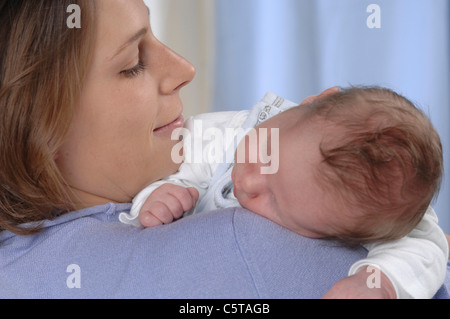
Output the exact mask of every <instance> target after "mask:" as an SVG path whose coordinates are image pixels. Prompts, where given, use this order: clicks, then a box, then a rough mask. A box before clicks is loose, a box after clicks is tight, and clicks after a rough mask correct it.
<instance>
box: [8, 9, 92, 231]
mask: <svg viewBox="0 0 450 319" xmlns="http://www.w3.org/2000/svg"><path fill="white" fill-rule="evenodd" d="M71 4H76V5H78V6H79V8H80V9H81V16H80V18H81V28H71V27H70V24H69V25H68V23H67V21H68V18H69V17H70V15H71V14H70V13H68V12H67V9H68V7H69V5H71ZM94 16H95V8H94V1H91V0H33V1H30V0H0V24H1V28H0V230H9V231H11V232H14V233H16V234H20V235H31V234H34V233H37V232H39V230H40V227H39V222H41V221H43V220H47V219H54V218H55V217H57V216H59V215H61V214H63V213H65V212H67V211H70V210H72V209H73V205H72V204H71V203H72V201H71V198H72V196H71V194H70V191H69V190H68V188H67V187H66V184H65V182H64V179H63V177H62V176H61V173H60V171H59V169H58V167H57V165H56V164H55V157H56V154H57V150H58V148H59V147H60V145H61V143H62V140H63V139H64V137H65V135H66V133H67V130H68V128H69V126H70V123H71V120H72V117H73V113H74V107H75V105H76V103H77V99H78V98H79V96H80V94H81V89H82V83H83V80H84V77H85V75H86V72H87V69H88V67H89V63H90V56H91V52H92V47H93V42H94V39H93V36H92V35H93V34H95V32H93V28H94ZM24 224H28V226H30V225H31V226H30V227H24Z"/></svg>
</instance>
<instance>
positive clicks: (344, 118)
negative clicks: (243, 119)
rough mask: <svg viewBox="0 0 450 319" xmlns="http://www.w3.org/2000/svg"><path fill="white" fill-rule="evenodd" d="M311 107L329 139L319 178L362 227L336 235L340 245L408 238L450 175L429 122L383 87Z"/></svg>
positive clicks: (362, 89) (347, 92)
mask: <svg viewBox="0 0 450 319" xmlns="http://www.w3.org/2000/svg"><path fill="white" fill-rule="evenodd" d="M308 107H309V108H310V111H311V113H310V115H311V116H312V119H313V120H318V121H320V122H319V123H320V126H318V127H322V128H323V129H324V130H325V132H326V134H325V138H324V139H323V141H322V143H321V145H320V151H321V154H322V157H323V161H322V163H321V164H320V165H319V169H318V171H317V173H318V174H317V178H318V179H319V182H320V183H321V185H323V187H324V189H326V190H327V191H331V192H332V194H336V195H337V197H335V198H338V200H339V201H340V204H341V205H338V206H336V207H339V208H341V209H346V208H348V211H346V212H344V213H347V214H349V216H350V220H354V221H355V223H353V224H349V225H348V227H346V228H347V229H339V230H336V233H337V236H336V239H339V240H342V241H344V242H348V243H368V242H376V241H387V240H395V239H399V238H401V237H404V236H406V235H407V234H408V233H409V232H411V231H412V230H413V229H414V228H415V227H416V226H417V224H418V223H419V222H420V221H421V219H422V218H423V216H424V214H425V212H426V210H427V208H428V207H429V205H430V203H431V202H432V200H433V198H434V196H436V195H437V193H438V191H439V188H440V184H441V179H442V174H443V154H442V145H441V141H440V138H439V135H438V133H437V132H436V130H435V128H434V127H433V125H432V124H431V122H430V120H429V119H428V118H427V116H426V115H425V114H424V113H423V112H422V111H421V110H419V109H418V108H417V107H416V106H414V104H413V103H412V102H410V101H409V100H408V99H406V98H405V97H403V96H401V95H399V94H397V93H395V92H393V91H392V90H389V89H386V88H378V87H352V88H349V89H344V90H341V92H339V93H337V94H333V95H330V96H328V97H325V98H323V99H319V100H317V101H316V102H313V103H311V104H309V105H308ZM327 132H328V133H331V134H327Z"/></svg>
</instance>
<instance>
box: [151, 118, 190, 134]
mask: <svg viewBox="0 0 450 319" xmlns="http://www.w3.org/2000/svg"><path fill="white" fill-rule="evenodd" d="M183 126H184V118H183V115H180V116H179V117H178V118H177V119H176V120H175V121H173V122H171V123H169V124H167V125H164V126H161V127H159V128H157V129H155V130H154V131H153V133H155V134H157V135H163V134H167V133H170V134H172V132H173V130H174V129H176V128H181V127H183Z"/></svg>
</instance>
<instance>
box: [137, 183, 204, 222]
mask: <svg viewBox="0 0 450 319" xmlns="http://www.w3.org/2000/svg"><path fill="white" fill-rule="evenodd" d="M198 197H199V193H198V191H197V190H196V189H195V188H192V187H190V188H186V187H182V186H178V185H174V184H164V185H162V186H161V187H158V188H157V189H156V190H155V191H154V192H153V193H152V194H151V195H150V196H149V197H148V198H147V200H146V201H145V203H144V205H143V206H142V208H141V210H140V212H139V222H140V223H141V225H142V226H144V227H154V226H158V225H163V224H169V223H171V222H173V221H174V220H177V219H180V218H181V217H183V214H184V213H185V212H187V211H189V210H191V209H192V208H193V207H194V206H195V204H196V203H197V201H198Z"/></svg>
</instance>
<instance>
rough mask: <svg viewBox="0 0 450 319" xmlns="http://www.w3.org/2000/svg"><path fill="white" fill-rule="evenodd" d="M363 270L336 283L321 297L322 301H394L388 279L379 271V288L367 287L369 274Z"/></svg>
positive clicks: (392, 290) (395, 296) (394, 296)
mask: <svg viewBox="0 0 450 319" xmlns="http://www.w3.org/2000/svg"><path fill="white" fill-rule="evenodd" d="M366 270H367V267H365V268H363V269H362V270H360V271H359V272H357V273H356V274H354V275H353V276H350V277H347V278H344V279H342V280H340V281H338V282H337V283H336V284H335V285H334V286H333V287H331V289H330V290H328V292H327V293H326V294H325V295H324V296H323V299H396V298H397V294H396V293H395V289H394V286H393V285H392V283H391V281H390V280H389V279H388V277H387V276H386V275H385V274H384V273H383V272H382V271H380V273H379V274H380V285H379V287H372V288H371V287H369V284H368V283H367V282H368V280H370V278H369V276H370V275H371V272H367V271H366Z"/></svg>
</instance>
